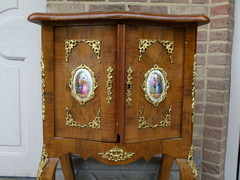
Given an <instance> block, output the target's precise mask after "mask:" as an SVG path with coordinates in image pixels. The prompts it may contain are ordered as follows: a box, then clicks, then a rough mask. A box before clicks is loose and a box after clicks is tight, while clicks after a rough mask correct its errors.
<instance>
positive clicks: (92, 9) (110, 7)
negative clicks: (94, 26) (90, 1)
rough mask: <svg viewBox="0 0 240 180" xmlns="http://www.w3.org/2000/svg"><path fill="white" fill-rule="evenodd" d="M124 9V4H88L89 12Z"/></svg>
mask: <svg viewBox="0 0 240 180" xmlns="http://www.w3.org/2000/svg"><path fill="white" fill-rule="evenodd" d="M98 11H107V12H109V11H125V5H89V12H98Z"/></svg>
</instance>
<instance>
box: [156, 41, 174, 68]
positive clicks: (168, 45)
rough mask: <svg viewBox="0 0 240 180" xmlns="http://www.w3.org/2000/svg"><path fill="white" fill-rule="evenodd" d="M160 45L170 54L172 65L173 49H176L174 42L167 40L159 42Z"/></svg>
mask: <svg viewBox="0 0 240 180" xmlns="http://www.w3.org/2000/svg"><path fill="white" fill-rule="evenodd" d="M158 42H159V43H160V44H162V46H163V47H165V49H166V50H167V52H168V54H169V59H170V63H171V64H172V63H173V49H174V42H173V41H166V40H159V41H158Z"/></svg>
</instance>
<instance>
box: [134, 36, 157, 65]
mask: <svg viewBox="0 0 240 180" xmlns="http://www.w3.org/2000/svg"><path fill="white" fill-rule="evenodd" d="M156 41H157V40H149V39H140V40H139V46H138V47H139V56H138V61H141V58H142V55H143V53H144V52H145V51H146V50H147V48H148V47H149V46H151V45H152V44H154V43H156Z"/></svg>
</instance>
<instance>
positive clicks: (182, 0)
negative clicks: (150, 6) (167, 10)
mask: <svg viewBox="0 0 240 180" xmlns="http://www.w3.org/2000/svg"><path fill="white" fill-rule="evenodd" d="M151 2H162V3H163V2H165V3H188V0H151Z"/></svg>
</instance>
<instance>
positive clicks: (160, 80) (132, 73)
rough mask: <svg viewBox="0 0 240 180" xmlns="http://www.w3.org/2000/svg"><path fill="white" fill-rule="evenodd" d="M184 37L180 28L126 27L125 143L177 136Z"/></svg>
mask: <svg viewBox="0 0 240 180" xmlns="http://www.w3.org/2000/svg"><path fill="white" fill-rule="evenodd" d="M184 38H185V30H184V28H164V27H154V26H151V27H147V26H141V27H140V26H127V27H126V73H127V74H126V98H129V100H130V102H128V103H126V105H125V142H126V143H133V142H141V141H149V140H158V139H167V138H180V137H181V123H182V119H181V117H182V111H181V109H182V103H183V77H184V75H183V73H184V70H183V65H184V41H185V40H184Z"/></svg>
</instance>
